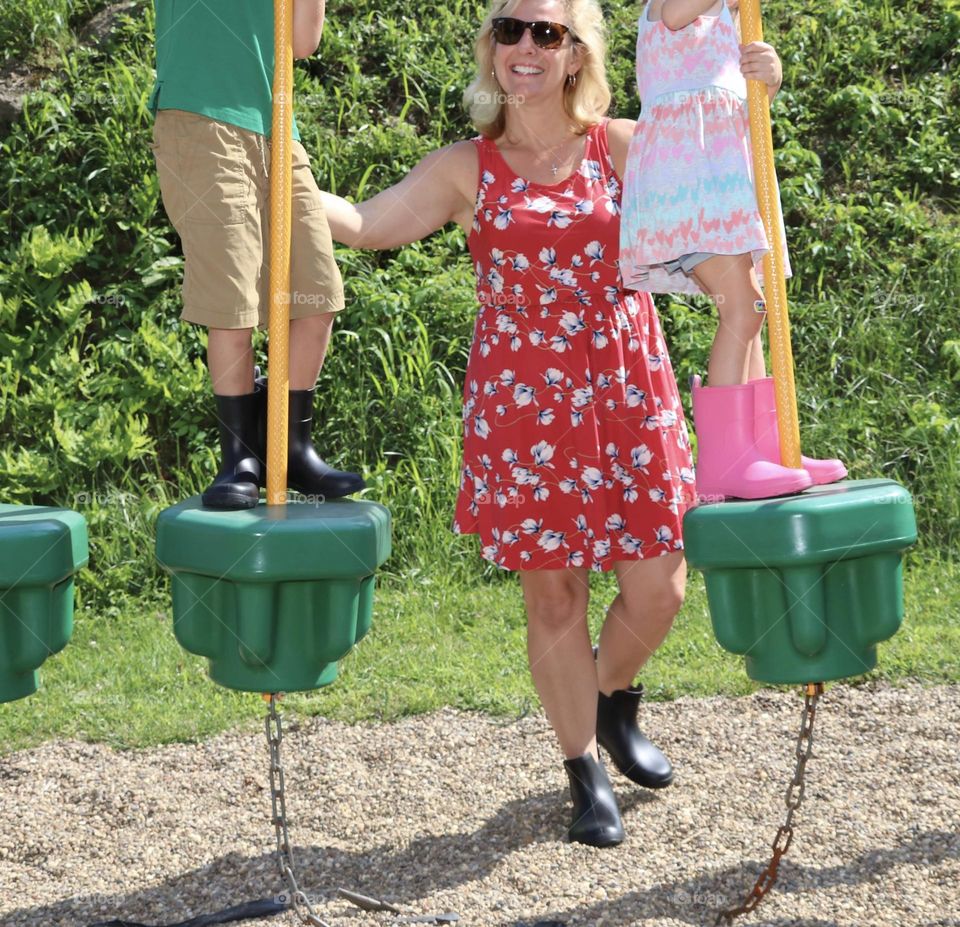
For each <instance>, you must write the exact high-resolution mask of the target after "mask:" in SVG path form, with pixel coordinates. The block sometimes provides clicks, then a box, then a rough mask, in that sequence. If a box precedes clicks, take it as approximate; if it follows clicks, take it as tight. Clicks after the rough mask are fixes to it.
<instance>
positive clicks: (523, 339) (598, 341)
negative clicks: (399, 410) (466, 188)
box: [453, 124, 696, 570]
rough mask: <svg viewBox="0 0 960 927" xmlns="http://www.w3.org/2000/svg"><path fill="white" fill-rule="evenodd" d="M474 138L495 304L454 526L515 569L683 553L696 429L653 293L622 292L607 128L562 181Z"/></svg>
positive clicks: (472, 369)
mask: <svg viewBox="0 0 960 927" xmlns="http://www.w3.org/2000/svg"><path fill="white" fill-rule="evenodd" d="M474 142H475V144H476V146H477V151H478V154H479V158H480V183H479V190H478V192H477V205H476V210H475V212H474V221H473V229H472V231H471V234H470V236H469V239H468V245H469V248H470V254H471V256H472V258H473V261H474V264H475V267H476V274H477V298H478V300H479V302H480V310H479V313H478V315H477V321H476V325H475V328H474V336H473V344H472V347H471V350H470V359H469V362H468V365H467V373H466V383H465V384H464V397H463V426H464V429H463V430H464V439H463V468H462V475H461V482H460V491H459V496H458V499H457V509H456V516H455V523H454V526H453V528H454V531H456V532H458V533H461V534H479V535H480V541H481V545H482V554H483V556H484V558H486V559H487V560H490V561H492V562H494V563H496V564H498V565H499V566H501V567H504V568H505V569H509V570H537V569H560V568H564V567H588V568H591V569H593V570H609V569H611V568H612V566H613V564H614V562H616V561H618V560H640V559H645V558H647V557H656V556H660V555H663V554H667V553H670V552H671V551H675V550H680V549H682V547H683V542H682V539H681V530H680V529H681V521H682V518H683V514H684V512H685V511H686V509H687V508H688V507H689V506H690V505H692V504H693V501H694V500H695V498H696V493H695V487H694V475H693V463H692V460H691V456H690V446H689V442H688V438H687V429H686V425H685V423H684V419H683V411H682V408H681V405H680V397H679V395H678V392H677V385H676V381H675V379H674V375H673V369H672V368H671V366H670V358H669V357H668V356H667V349H666V346H665V344H664V341H663V335H662V333H661V331H660V323H659V320H658V318H657V314H656V311H655V309H654V307H653V302H652V300H651V299H650V297H649V296H648V295H646V294H645V293H640V294H636V293H628V292H625V291H624V290H623V288H622V282H621V278H620V272H619V268H618V262H617V250H618V247H619V231H620V180H619V178H618V177H617V175H616V173H615V172H614V168H613V161H612V160H611V158H610V154H609V152H608V149H607V133H606V125H605V124H600V125H596V126H594V127H593V128H592V129H590V130H589V132H588V133H587V139H586V150H585V152H584V156H583V160H582V162H581V164H580V167H579V169H578V170H577V171H576V173H574V174H573V175H572V176H571V177H569V178H568V179H567V180H565V181H562V182H561V183H558V184H553V185H546V184H537V183H531V182H529V181H527V180H524V179H523V178H522V177H518V176H517V175H516V174H515V173H514V172H513V171H512V170H511V169H510V167H509V166H508V165H507V163H506V161H505V160H504V159H503V157H502V155H501V154H500V152H499V149H498V148H497V146H496V144H495V143H494V142H493V141H491V140H489V139H480V138H478V139H475V140H474Z"/></svg>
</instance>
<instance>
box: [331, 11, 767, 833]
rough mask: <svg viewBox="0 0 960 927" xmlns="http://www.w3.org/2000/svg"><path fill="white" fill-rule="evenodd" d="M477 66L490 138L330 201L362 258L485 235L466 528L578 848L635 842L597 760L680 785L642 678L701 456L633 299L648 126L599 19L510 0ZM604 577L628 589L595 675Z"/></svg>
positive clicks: (466, 414) (610, 622) (469, 96)
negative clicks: (508, 576) (621, 111)
mask: <svg viewBox="0 0 960 927" xmlns="http://www.w3.org/2000/svg"><path fill="white" fill-rule="evenodd" d="M765 48H769V46H765ZM770 51H771V53H772V50H770ZM476 54H477V64H478V76H477V77H476V79H475V80H474V82H473V83H472V84H471V86H470V87H469V88H468V89H467V91H466V94H465V99H466V101H467V103H468V105H469V107H470V112H471V116H472V117H473V120H474V123H475V125H476V126H477V127H478V129H479V130H480V132H481V137H480V138H477V139H473V140H471V141H464V142H458V143H456V144H453V145H449V146H447V147H445V148H442V149H440V150H439V151H435V152H433V153H432V154H430V155H428V156H427V157H426V158H424V159H423V161H421V162H420V164H418V165H417V166H416V167H415V168H414V169H413V170H412V171H411V172H410V173H409V174H408V175H407V177H405V178H404V179H403V180H402V181H401V182H400V183H398V184H396V185H395V186H393V187H390V188H389V189H387V190H384V191H383V192H382V193H380V194H378V195H377V196H375V197H374V198H372V199H371V200H368V201H367V202H364V203H361V204H359V205H356V206H354V205H352V204H349V203H347V202H346V201H345V200H343V199H341V198H339V197H336V196H332V195H329V194H324V203H325V206H326V208H327V213H328V218H329V222H330V227H331V230H332V232H333V236H334V238H335V239H336V240H338V241H342V242H344V243H346V244H348V245H350V246H352V247H359V248H365V247H366V248H395V247H397V246H399V245H401V244H406V243H408V242H411V241H416V240H418V239H420V238H424V237H426V236H427V235H429V234H430V233H432V232H434V231H436V230H437V229H439V228H441V227H443V226H444V225H445V224H446V223H447V222H451V221H452V222H457V223H459V224H460V226H461V227H462V228H463V229H464V230H465V231H466V232H467V233H468V245H469V248H470V254H471V256H472V258H473V261H474V264H475V267H476V274H477V297H478V300H479V303H480V308H479V313H478V315H477V321H476V327H475V331H474V339H473V345H472V348H471V352H470V360H469V363H468V367H467V373H466V382H465V386H464V405H463V419H464V460H463V471H462V478H461V486H460V494H459V498H458V503H457V511H456V517H455V524H454V530H456V531H458V532H461V533H476V534H479V536H480V542H481V545H482V553H483V556H484V557H486V558H487V559H488V560H490V561H492V562H494V563H496V564H498V565H499V566H501V567H504V568H505V569H509V570H516V571H517V572H518V574H519V576H520V581H521V585H522V588H523V595H524V601H525V604H526V609H527V619H528V632H527V651H528V657H529V661H530V669H531V673H532V675H533V679H534V682H535V684H536V686H537V691H538V693H539V695H540V699H541V701H542V703H543V706H544V709H545V711H546V713H547V716H548V718H549V719H550V723H551V724H552V726H553V728H554V730H555V732H556V734H557V738H558V740H559V743H560V748H561V750H562V751H563V754H564V757H565V760H564V766H565V768H566V771H567V775H568V778H569V782H570V790H571V795H572V798H573V805H574V810H573V819H572V823H571V825H570V828H569V837H570V839H571V840H576V841H579V842H582V843H587V844H591V845H594V846H609V845H612V844H616V843H619V842H620V841H621V840H622V839H623V827H622V823H621V820H620V814H619V810H618V808H617V803H616V798H615V796H614V794H613V791H612V789H611V787H610V782H609V780H608V778H607V775H606V772H605V770H604V767H603V764H602V763H601V762H600V759H599V753H598V743H599V745H600V746H602V747H603V748H604V749H605V750H606V751H607V752H608V753H609V754H610V757H611V759H612V760H613V762H614V765H615V766H616V767H617V768H618V769H619V770H620V771H621V772H622V773H623V774H624V775H625V776H627V777H628V778H630V779H632V780H633V781H634V782H637V783H639V784H641V785H645V786H647V787H651V788H661V787H664V786H667V785H669V784H670V782H671V780H672V778H673V770H672V767H671V766H670V763H669V761H668V760H667V759H666V757H664V755H663V754H662V753H661V752H660V751H659V750H658V749H657V748H656V747H655V746H654V745H653V744H652V743H650V741H649V740H647V739H646V737H644V735H643V734H642V733H641V732H640V731H639V729H638V727H637V723H636V715H637V710H638V705H639V700H640V695H641V691H642V690H641V688H640V687H634V686H633V680H634V677H635V675H636V673H637V671H638V670H639V669H640V667H641V666H642V665H643V664H644V663H645V662H646V660H647V659H648V657H649V656H650V654H651V653H653V651H654V650H656V648H657V647H658V646H659V645H660V643H661V642H662V641H663V639H664V637H665V636H666V634H667V632H668V631H669V629H670V626H671V624H672V622H673V619H674V616H675V615H676V613H677V611H678V610H679V608H680V605H681V604H682V601H683V589H684V583H685V578H686V572H685V565H684V560H683V553H682V549H683V541H682V536H681V523H682V518H683V514H684V512H685V510H686V509H687V508H688V507H689V506H690V505H691V504H692V503H693V500H694V499H695V498H696V495H695V489H694V484H693V468H692V461H691V456H690V448H689V444H688V440H687V432H686V426H685V424H684V419H683V412H682V409H681V405H680V399H679V396H678V391H677V385H676V381H675V379H674V375H673V371H672V369H671V366H670V359H669V357H668V355H667V350H666V346H665V345H664V341H663V336H662V334H661V331H660V324H659V321H658V319H657V314H656V311H655V310H654V306H653V303H652V301H651V299H650V297H649V296H648V295H647V294H639V293H633V292H631V291H627V290H624V289H623V287H622V281H621V278H620V273H619V269H618V265H617V256H618V249H619V233H620V189H621V182H620V178H621V177H622V174H623V169H624V165H625V162H626V155H627V149H628V146H629V143H630V139H631V137H632V134H633V130H634V125H635V124H634V123H633V122H632V121H630V120H626V119H617V120H612V121H607V120H605V119H604V113H605V112H606V109H607V107H608V105H609V102H610V92H609V88H608V86H607V81H606V73H605V64H604V55H605V42H604V36H603V20H602V14H601V11H600V8H599V5H598V4H597V2H596V0H494V2H493V3H492V6H491V8H490V10H489V11H488V14H487V16H486V18H485V19H484V22H483V24H482V26H481V28H480V32H479V35H478V38H477V43H476ZM767 58H768V66H769V67H771V68H772V67H779V61H778V59H777V58H776V55H775V53H774V54H772V57H771V55H767ZM591 570H604V571H605V570H614V571H615V572H616V576H617V581H618V585H619V594H618V595H617V596H616V598H615V599H614V601H613V602H612V603H611V605H610V608H609V611H608V613H607V618H606V621H605V622H604V625H603V629H602V631H601V634H600V640H599V649H598V652H597V655H596V660H595V658H594V653H593V652H592V651H591V641H590V637H589V631H588V627H587V603H588V597H589V582H588V576H589V571H591Z"/></svg>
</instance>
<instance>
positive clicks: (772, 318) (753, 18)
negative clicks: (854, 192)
mask: <svg viewBox="0 0 960 927" xmlns="http://www.w3.org/2000/svg"><path fill="white" fill-rule="evenodd" d="M740 29H741V32H742V38H743V42H744V44H745V45H747V44H749V43H750V42H762V41H763V24H762V23H761V22H760V0H740ZM747 105H748V107H749V109H750V139H751V143H752V147H753V176H754V181H755V185H756V188H757V205H758V206H759V208H760V215H761V216H762V217H763V226H764V228H765V229H766V232H767V240H768V241H769V242H770V247H771V249H772V250H771V251H768V252H767V254H766V256H765V257H764V259H763V279H764V287H763V290H764V294H763V295H764V300H765V301H766V304H767V325H768V335H769V339H770V366H771V368H772V372H773V381H774V387H775V393H776V397H777V423H778V426H779V431H780V460H781V463H783V465H784V466H785V467H799V466H800V428H799V425H798V423H797V391H796V384H795V383H794V380H793V349H792V348H791V346H790V318H789V315H788V312H787V280H786V277H785V276H784V253H783V242H782V240H781V238H780V223H781V217H780V198H779V197H778V196H777V174H776V170H775V168H774V165H773V132H772V130H771V128H770V98H769V97H768V96H767V87H766V85H765V84H764V83H763V82H762V81H758V80H748V81H747Z"/></svg>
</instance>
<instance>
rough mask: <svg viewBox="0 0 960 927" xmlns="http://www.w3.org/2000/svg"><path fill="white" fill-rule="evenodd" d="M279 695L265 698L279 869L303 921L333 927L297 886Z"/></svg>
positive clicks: (291, 901)
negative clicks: (282, 748) (321, 916)
mask: <svg viewBox="0 0 960 927" xmlns="http://www.w3.org/2000/svg"><path fill="white" fill-rule="evenodd" d="M280 698H281V696H280V695H279V694H278V693H270V694H269V695H264V700H265V701H267V702H268V704H269V709H268V711H267V718H266V730H267V743H268V744H269V745H270V801H271V803H272V805H273V826H274V828H275V829H276V831H277V866H278V868H279V869H280V877H281V878H282V879H283V880H284V882H285V883H286V885H287V889H288V890H289V894H290V898H289V903H290V904H291V905H292V907H293V910H294V912H295V913H296V914H298V915H299V916H300V920H301V921H303V923H304V924H309V925H310V927H330V925H329V924H327V923H326V921H323V920H321V919H320V917H319V916H318V914H317V912H316V911H315V910H314V909H313V905H312V904H310V899H309V898H308V897H307V896H306V894H305V893H304V892H302V891H301V890H300V886H299V885H297V877H296V875H294V870H295V868H296V867H295V866H294V862H293V850H292V849H291V848H290V834H289V833H288V831H287V797H286V789H285V786H284V778H283V766H282V765H281V763H280V744H281V742H282V741H283V724H282V723H281V720H280V715H279V714H278V713H277V702H278V701H279V700H280Z"/></svg>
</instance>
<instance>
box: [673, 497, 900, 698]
mask: <svg viewBox="0 0 960 927" xmlns="http://www.w3.org/2000/svg"><path fill="white" fill-rule="evenodd" d="M683 533H684V544H685V547H686V555H687V561H688V562H689V563H690V565H691V566H694V567H696V568H697V569H700V570H702V571H703V574H704V579H705V581H706V587H707V600H708V602H709V606H710V615H711V618H712V621H713V629H714V633H715V634H716V636H717V640H718V641H719V643H720V645H721V646H722V647H724V648H725V649H727V650H729V651H731V652H733V653H737V654H743V655H744V656H745V657H746V669H747V674H748V675H749V676H750V678H751V679H756V680H758V681H760V682H769V683H784V684H794V683H797V684H803V683H808V682H827V681H829V680H831V679H840V678H843V677H846V676H856V675H858V674H861V673H865V672H867V671H869V670H871V669H873V667H874V666H875V665H876V662H877V649H876V645H877V643H879V642H880V641H883V640H886V639H887V638H889V637H892V636H893V634H894V633H895V632H896V631H897V629H898V628H899V627H900V623H901V621H902V620H903V565H902V554H903V551H904V550H906V549H907V548H908V547H910V546H911V545H912V544H914V543H915V541H916V539H917V525H916V518H915V516H914V511H913V503H912V500H911V498H910V494H909V493H908V492H907V491H906V490H905V489H904V488H903V487H902V486H900V485H899V484H897V483H894V482H892V481H890V480H849V481H846V482H842V483H834V484H832V485H829V486H815V487H812V488H811V489H808V490H806V492H803V493H801V494H800V495H797V496H783V497H779V498H776V499H761V500H757V501H734V502H721V503H717V504H713V505H701V506H698V507H697V508H695V509H692V510H690V511H689V512H688V513H687V514H686V516H685V517H684V521H683Z"/></svg>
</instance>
